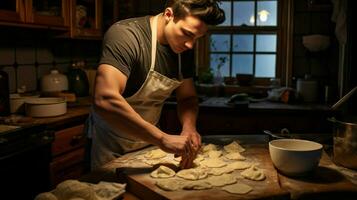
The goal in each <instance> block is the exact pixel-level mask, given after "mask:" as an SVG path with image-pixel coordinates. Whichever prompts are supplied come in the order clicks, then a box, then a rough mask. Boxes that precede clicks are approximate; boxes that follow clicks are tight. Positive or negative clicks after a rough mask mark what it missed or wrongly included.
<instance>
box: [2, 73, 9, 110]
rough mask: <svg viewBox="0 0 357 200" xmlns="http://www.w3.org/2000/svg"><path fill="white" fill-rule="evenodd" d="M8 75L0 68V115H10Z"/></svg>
mask: <svg viewBox="0 0 357 200" xmlns="http://www.w3.org/2000/svg"><path fill="white" fill-rule="evenodd" d="M9 90H10V89H9V76H8V75H7V73H6V72H4V71H2V70H1V69H0V116H7V115H10V91H9Z"/></svg>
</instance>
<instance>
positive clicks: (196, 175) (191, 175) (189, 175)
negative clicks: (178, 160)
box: [176, 168, 208, 180]
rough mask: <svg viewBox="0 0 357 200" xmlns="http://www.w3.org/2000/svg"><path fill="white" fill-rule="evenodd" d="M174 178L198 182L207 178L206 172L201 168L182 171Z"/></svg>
mask: <svg viewBox="0 0 357 200" xmlns="http://www.w3.org/2000/svg"><path fill="white" fill-rule="evenodd" d="M176 176H178V177H180V178H183V179H187V180H199V179H204V178H206V177H207V176H208V173H207V170H205V169H203V168H191V169H183V170H180V171H179V172H177V173H176Z"/></svg>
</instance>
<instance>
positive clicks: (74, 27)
mask: <svg viewBox="0 0 357 200" xmlns="http://www.w3.org/2000/svg"><path fill="white" fill-rule="evenodd" d="M102 7H103V1H102V0H72V1H70V6H69V8H70V26H71V28H70V37H71V38H80V39H81V38H82V39H86V38H92V39H95V38H97V39H100V38H101V37H102Z"/></svg>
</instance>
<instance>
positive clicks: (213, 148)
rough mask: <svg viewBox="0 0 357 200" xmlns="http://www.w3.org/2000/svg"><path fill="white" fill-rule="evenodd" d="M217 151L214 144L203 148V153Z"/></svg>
mask: <svg viewBox="0 0 357 200" xmlns="http://www.w3.org/2000/svg"><path fill="white" fill-rule="evenodd" d="M216 150H217V146H216V145H214V144H207V145H205V146H203V148H202V151H203V153H205V152H208V151H216Z"/></svg>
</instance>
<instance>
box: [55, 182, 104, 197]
mask: <svg viewBox="0 0 357 200" xmlns="http://www.w3.org/2000/svg"><path fill="white" fill-rule="evenodd" d="M54 194H55V195H56V196H57V198H58V200H68V199H73V198H83V199H87V200H97V197H96V195H95V192H94V190H93V189H92V188H91V187H90V186H89V185H87V184H85V183H82V182H79V181H77V180H66V181H63V182H62V183H60V184H58V185H57V187H56V189H55V190H54Z"/></svg>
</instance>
